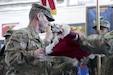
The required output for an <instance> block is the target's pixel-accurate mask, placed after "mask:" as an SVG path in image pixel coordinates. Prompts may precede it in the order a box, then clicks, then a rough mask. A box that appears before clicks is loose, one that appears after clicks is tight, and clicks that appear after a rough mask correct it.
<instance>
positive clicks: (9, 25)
mask: <svg viewBox="0 0 113 75" xmlns="http://www.w3.org/2000/svg"><path fill="white" fill-rule="evenodd" d="M18 24H19V23H6V24H2V36H4V34H5V33H6V31H7V30H12V29H13V28H14V27H15V26H16V25H18Z"/></svg>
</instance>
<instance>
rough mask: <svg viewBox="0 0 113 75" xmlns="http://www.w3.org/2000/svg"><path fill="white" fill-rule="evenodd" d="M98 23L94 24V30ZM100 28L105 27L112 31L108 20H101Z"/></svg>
mask: <svg viewBox="0 0 113 75" xmlns="http://www.w3.org/2000/svg"><path fill="white" fill-rule="evenodd" d="M96 26H97V22H95V23H94V26H93V28H96ZM100 27H105V28H109V29H110V23H109V21H107V20H100Z"/></svg>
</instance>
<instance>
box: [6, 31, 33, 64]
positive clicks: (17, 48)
mask: <svg viewBox="0 0 113 75" xmlns="http://www.w3.org/2000/svg"><path fill="white" fill-rule="evenodd" d="M27 40H28V35H27V34H23V33H21V32H17V33H15V34H13V35H12V36H11V38H10V40H9V42H8V43H7V45H6V49H5V62H6V64H7V65H8V66H10V65H13V64H14V63H15V64H21V63H24V62H25V61H26V60H27V59H29V60H30V59H33V57H32V55H31V53H32V51H27Z"/></svg>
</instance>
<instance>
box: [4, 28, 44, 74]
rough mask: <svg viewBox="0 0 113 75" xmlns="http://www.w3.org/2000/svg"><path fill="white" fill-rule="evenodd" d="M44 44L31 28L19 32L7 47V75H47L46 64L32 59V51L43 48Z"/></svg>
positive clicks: (12, 37)
mask: <svg viewBox="0 0 113 75" xmlns="http://www.w3.org/2000/svg"><path fill="white" fill-rule="evenodd" d="M44 45H45V44H44V43H43V42H42V41H41V39H40V38H39V35H38V34H37V33H35V32H34V31H33V30H32V29H31V28H30V27H29V26H28V27H27V28H25V29H20V30H17V31H16V32H15V33H14V34H13V35H12V36H11V38H10V40H9V42H8V43H7V46H6V49H5V50H6V51H5V52H6V55H5V61H6V64H7V65H8V67H9V69H8V72H7V75H12V74H14V75H45V74H46V73H45V72H46V69H45V66H46V65H45V62H42V63H43V64H42V63H40V62H38V60H37V59H35V58H33V57H31V55H30V51H34V50H36V49H38V48H43V47H44Z"/></svg>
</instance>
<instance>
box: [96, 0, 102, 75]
mask: <svg viewBox="0 0 113 75" xmlns="http://www.w3.org/2000/svg"><path fill="white" fill-rule="evenodd" d="M96 3H97V6H96V22H97V30H100V7H99V0H97V2H96ZM97 59H98V75H101V55H98V58H97Z"/></svg>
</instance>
